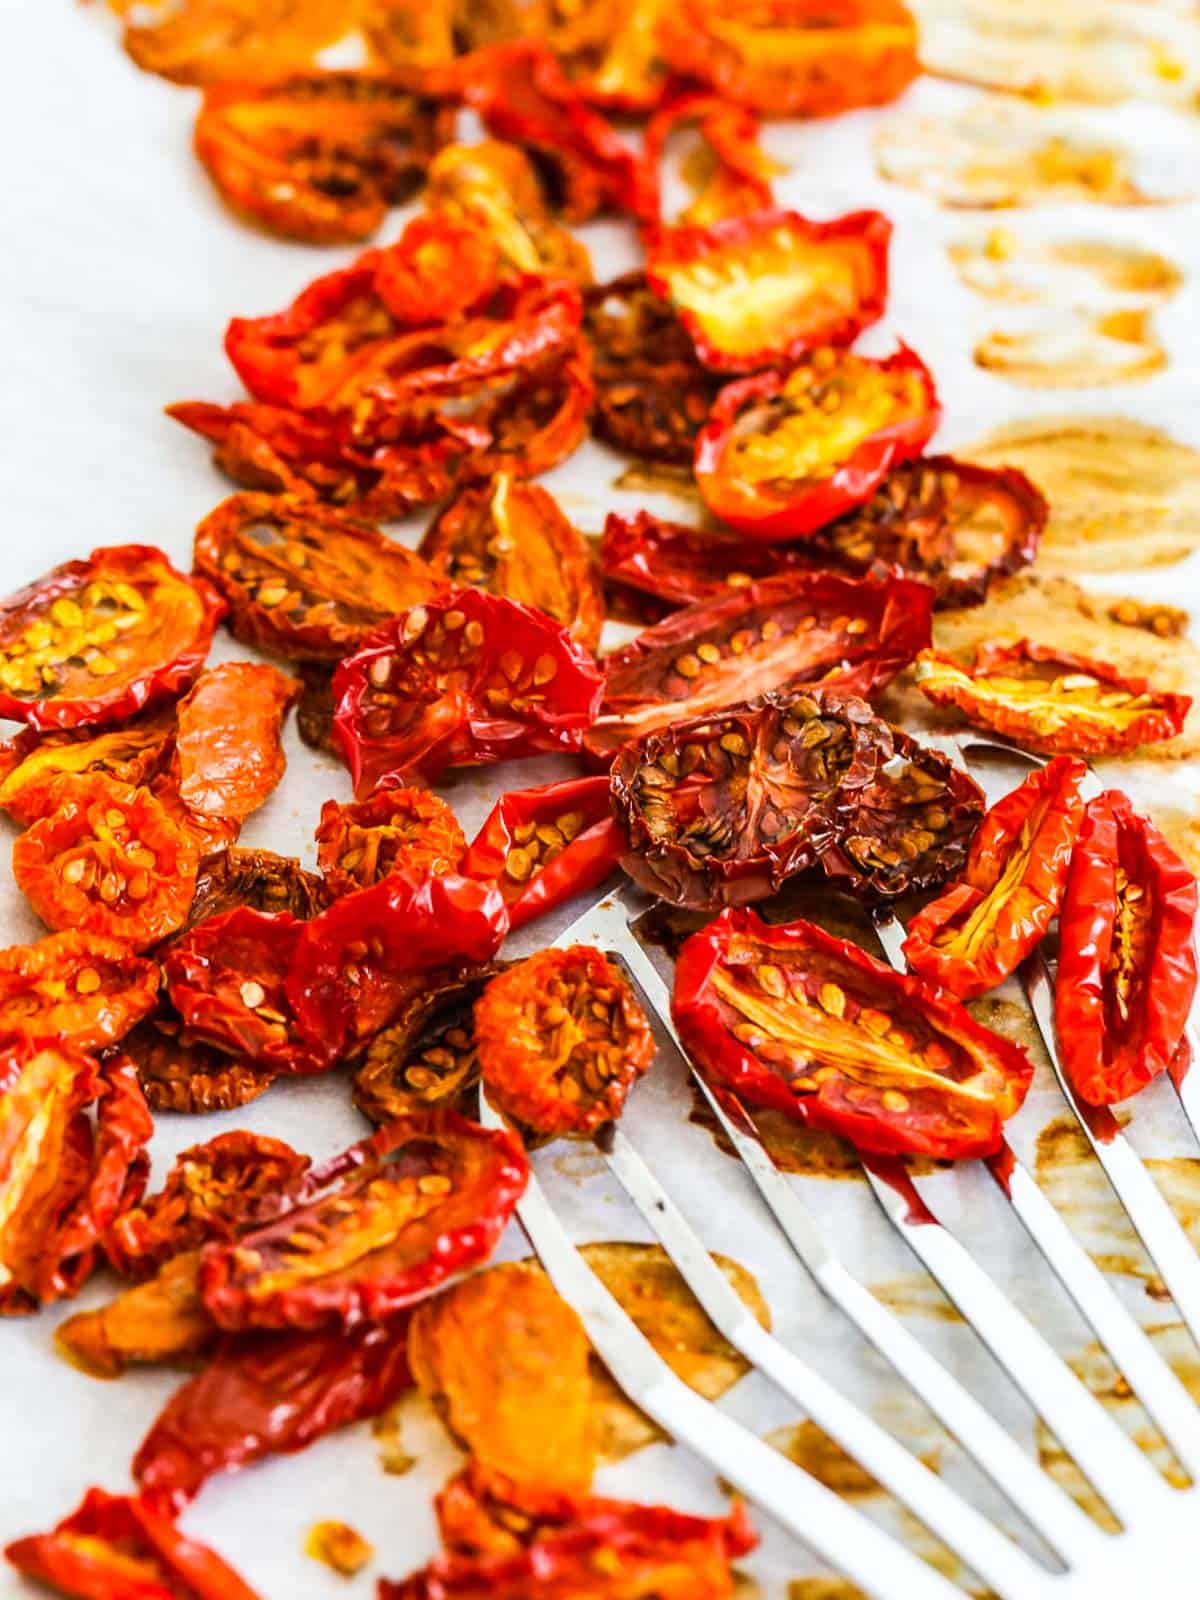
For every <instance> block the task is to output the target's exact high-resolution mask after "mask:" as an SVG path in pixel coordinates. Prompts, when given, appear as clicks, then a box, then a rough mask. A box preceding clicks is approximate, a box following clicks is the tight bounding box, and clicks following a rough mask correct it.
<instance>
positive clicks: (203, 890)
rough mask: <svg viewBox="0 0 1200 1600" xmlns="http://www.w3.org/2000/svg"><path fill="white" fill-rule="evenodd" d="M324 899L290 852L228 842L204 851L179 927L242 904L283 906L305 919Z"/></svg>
mask: <svg viewBox="0 0 1200 1600" xmlns="http://www.w3.org/2000/svg"><path fill="white" fill-rule="evenodd" d="M327 904H328V896H327V894H326V892H325V886H324V884H323V883H322V882H321V880H320V878H318V877H317V876H316V874H315V873H312V872H305V870H304V869H303V867H301V865H300V863H299V862H298V861H296V860H294V859H293V858H292V857H291V856H277V855H275V854H274V852H273V851H270V850H239V849H237V848H236V847H232V846H231V847H230V848H229V849H228V850H220V851H217V852H216V853H215V854H214V855H210V856H205V857H204V858H203V860H202V861H201V862H200V868H199V871H198V872H197V874H196V893H195V896H194V898H193V900H192V905H191V909H190V910H189V912H188V918H187V922H186V923H185V924H184V928H183V930H182V931H183V932H185V933H186V932H187V931H188V930H189V929H191V928H194V927H195V926H196V925H197V923H200V922H203V921H204V920H205V919H206V918H207V917H215V916H220V915H222V914H223V913H224V912H226V911H236V910H237V908H238V907H239V906H248V907H249V908H250V910H251V911H266V912H270V913H275V912H280V911H286V912H287V913H288V914H289V915H290V916H293V917H296V918H298V919H299V920H300V921H301V922H307V921H308V919H309V918H310V917H315V916H316V914H317V912H318V911H323V910H324V909H325V907H326V905H327Z"/></svg>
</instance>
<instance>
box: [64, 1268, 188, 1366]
mask: <svg viewBox="0 0 1200 1600" xmlns="http://www.w3.org/2000/svg"><path fill="white" fill-rule="evenodd" d="M199 1268H200V1252H199V1251H198V1250H185V1251H184V1252H183V1253H182V1254H181V1255H177V1256H171V1257H170V1258H169V1259H168V1260H167V1261H165V1262H164V1263H163V1265H162V1266H161V1267H160V1268H159V1269H158V1271H157V1272H156V1273H155V1275H154V1276H153V1277H152V1278H147V1280H146V1281H145V1282H144V1283H139V1284H135V1285H134V1286H133V1287H131V1288H127V1289H125V1290H123V1291H122V1292H121V1293H120V1294H119V1295H117V1297H116V1298H115V1299H114V1300H109V1301H108V1302H106V1303H105V1304H104V1305H101V1306H98V1307H96V1309H95V1310H94V1311H77V1312H76V1313H75V1315H74V1316H73V1317H68V1318H67V1320H66V1322H63V1323H61V1324H60V1325H59V1327H58V1329H57V1330H56V1332H55V1335H54V1342H55V1344H56V1346H57V1347H58V1350H59V1353H60V1354H61V1355H62V1356H64V1357H65V1359H66V1360H68V1361H69V1362H70V1363H71V1365H72V1366H74V1367H78V1368H79V1369H80V1371H82V1372H86V1373H87V1374H88V1376H89V1377H92V1378H119V1377H120V1376H121V1375H122V1373H124V1372H125V1371H127V1370H128V1368H129V1367H131V1366H159V1365H187V1364H189V1363H191V1362H193V1361H194V1360H195V1359H196V1358H197V1357H199V1356H202V1355H204V1354H205V1353H206V1352H207V1351H208V1350H209V1349H211V1348H212V1345H213V1343H214V1341H215V1340H216V1338H217V1329H216V1326H215V1324H214V1323H213V1320H212V1318H211V1317H210V1316H209V1315H208V1313H207V1311H205V1309H204V1306H203V1304H202V1302H201V1300H200V1292H199V1287H198V1285H197V1276H196V1275H197V1273H198V1271H199Z"/></svg>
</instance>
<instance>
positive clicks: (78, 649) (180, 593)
mask: <svg viewBox="0 0 1200 1600" xmlns="http://www.w3.org/2000/svg"><path fill="white" fill-rule="evenodd" d="M224 610H225V604H224V601H222V600H221V599H220V597H219V596H218V595H217V594H216V593H215V592H214V591H213V590H212V589H210V588H209V586H208V584H207V583H204V582H203V581H202V580H199V579H195V578H185V577H184V576H183V574H182V573H179V572H176V570H175V568H174V567H173V566H172V565H171V563H170V562H169V561H168V560H167V558H166V557H165V556H164V555H163V553H162V551H161V550H155V549H154V548H153V547H152V546H150V545H140V544H127V545H113V546H110V547H109V548H107V549H104V550H93V551H92V553H91V555H90V556H88V558H87V559H86V561H68V562H66V563H64V565H62V566H61V567H55V568H54V570H53V572H48V573H47V574H46V576H45V577H43V578H39V579H38V580H37V582H36V583H31V584H29V585H28V586H27V587H26V588H24V589H20V590H18V592H17V593H16V594H13V595H10V596H9V597H8V599H7V600H5V601H4V602H3V603H0V717H12V718H14V719H15V720H16V721H18V722H27V723H28V724H29V726H30V727H31V728H37V729H39V730H40V731H42V732H46V731H48V730H49V729H52V728H85V727H96V726H98V725H100V724H103V723H109V722H123V721H125V720H126V719H127V718H129V717H132V716H133V715H134V714H135V713H136V712H138V711H140V710H141V709H142V708H143V707H144V706H148V705H151V704H153V703H154V702H155V701H158V700H163V699H166V698H167V697H169V696H171V695H176V694H178V693H179V692H180V691H181V690H182V689H186V688H187V686H188V684H189V683H191V681H192V679H193V678H194V677H195V676H196V674H197V672H199V670H200V668H201V666H202V665H203V662H204V658H205V656H206V655H207V654H208V651H209V646H210V645H211V644H212V637H213V630H214V629H215V627H216V625H217V623H218V622H219V621H220V618H221V616H222V614H223V613H224Z"/></svg>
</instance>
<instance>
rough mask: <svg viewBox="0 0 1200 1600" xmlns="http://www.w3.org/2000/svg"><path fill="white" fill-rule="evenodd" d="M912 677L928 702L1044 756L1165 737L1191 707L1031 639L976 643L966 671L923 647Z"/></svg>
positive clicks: (1114, 748) (1100, 751)
mask: <svg viewBox="0 0 1200 1600" xmlns="http://www.w3.org/2000/svg"><path fill="white" fill-rule="evenodd" d="M915 677H916V681H917V684H918V686H919V687H920V689H921V692H922V694H924V695H926V696H927V697H928V699H930V700H932V701H933V703H934V705H937V706H953V707H954V708H955V709H956V710H958V711H961V712H962V714H963V716H964V717H966V719H967V721H968V722H971V723H973V724H974V725H975V726H976V727H980V728H988V729H990V730H991V731H992V732H994V733H999V734H1002V735H1003V736H1004V737H1005V738H1007V739H1012V740H1013V741H1014V742H1015V743H1016V744H1019V745H1021V746H1023V747H1024V748H1025V749H1026V750H1038V751H1042V752H1044V753H1045V754H1047V755H1054V754H1056V753H1063V754H1067V755H1079V756H1104V755H1118V754H1120V752H1121V751H1123V750H1134V749H1136V748H1137V746H1138V745H1140V744H1155V743H1157V742H1158V741H1159V740H1162V739H1173V738H1174V737H1175V735H1176V734H1178V733H1179V732H1181V731H1182V728H1183V724H1184V720H1185V718H1186V717H1187V714H1188V712H1189V710H1190V709H1191V705H1192V700H1191V696H1190V695H1186V694H1168V693H1159V692H1157V691H1155V690H1154V689H1152V688H1151V687H1150V685H1149V684H1148V683H1147V682H1146V680H1145V679H1144V678H1128V677H1125V676H1124V675H1123V674H1121V673H1119V672H1118V671H1117V670H1116V668H1115V667H1110V666H1108V665H1106V664H1105V663H1104V662H1102V661H1090V660H1088V659H1087V658H1086V657H1084V656H1077V655H1072V654H1070V653H1069V652H1068V651H1065V650H1056V649H1054V648H1053V646H1049V645H1042V644H1036V643H1034V641H1033V640H1031V639H1021V640H1019V641H1018V642H1017V643H1016V644H1013V645H1002V644H984V645H980V646H979V647H978V649H977V650H976V652H975V665H974V667H973V668H972V669H971V670H970V671H969V672H968V671H967V670H966V669H965V668H964V667H961V666H959V664H958V662H957V661H955V660H953V659H952V658H951V657H949V656H943V655H939V654H938V652H937V651H935V650H927V651H925V652H924V653H923V654H922V655H921V657H920V659H919V660H918V662H917V667H916V673H915Z"/></svg>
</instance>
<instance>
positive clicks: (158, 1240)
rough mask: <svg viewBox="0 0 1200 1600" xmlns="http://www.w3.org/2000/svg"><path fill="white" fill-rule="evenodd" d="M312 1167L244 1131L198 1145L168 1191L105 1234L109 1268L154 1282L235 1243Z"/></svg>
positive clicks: (180, 1160)
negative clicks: (170, 1267) (172, 1266)
mask: <svg viewBox="0 0 1200 1600" xmlns="http://www.w3.org/2000/svg"><path fill="white" fill-rule="evenodd" d="M309 1165H310V1163H309V1159H308V1157H307V1156H304V1155H300V1154H299V1152H298V1151H296V1150H293V1149H292V1147H291V1145H289V1144H284V1142H283V1140H282V1139H269V1138H267V1137H266V1136H265V1135H263V1134H257V1133H246V1132H243V1131H242V1130H240V1129H239V1130H238V1131H237V1132H235V1133H220V1134H218V1135H217V1136H216V1138H215V1139H209V1140H208V1141H207V1142H206V1143H205V1144H196V1145H192V1147H191V1148H190V1149H188V1150H182V1151H180V1153H179V1154H178V1155H177V1156H176V1157H175V1160H174V1161H173V1163H172V1164H171V1169H170V1171H169V1172H168V1173H167V1176H166V1179H165V1180H164V1182H163V1186H162V1188H161V1189H159V1190H158V1191H157V1192H156V1193H155V1194H152V1195H150V1196H149V1198H148V1199H144V1200H143V1201H142V1202H141V1203H140V1204H139V1205H136V1206H134V1207H132V1209H130V1210H129V1211H126V1212H125V1214H124V1215H123V1216H121V1217H118V1218H117V1220H116V1221H115V1222H114V1223H113V1225H112V1226H111V1227H110V1228H109V1230H108V1232H107V1233H106V1234H105V1235H104V1240H103V1249H104V1254H105V1256H106V1258H107V1260H108V1262H109V1265H110V1266H112V1267H114V1268H115V1269H116V1270H117V1271H118V1272H119V1273H121V1275H122V1276H123V1277H126V1278H139V1279H141V1278H149V1277H152V1276H153V1275H154V1274H155V1273H156V1272H157V1271H158V1269H159V1267H161V1266H162V1265H163V1263H164V1262H166V1261H169V1260H170V1259H171V1257H172V1256H177V1255H181V1254H182V1253H183V1252H184V1251H185V1250H195V1249H197V1248H198V1247H199V1246H200V1245H202V1244H207V1243H208V1242H209V1241H210V1240H213V1239H224V1240H228V1239H232V1238H233V1237H235V1233H236V1229H237V1228H238V1227H239V1226H240V1225H242V1224H244V1223H245V1222H246V1221H247V1220H248V1219H249V1218H251V1217H253V1215H254V1213H255V1211H256V1209H257V1208H258V1206H259V1205H260V1204H261V1203H262V1202H263V1201H264V1200H268V1201H270V1200H274V1199H276V1198H277V1197H278V1196H280V1195H287V1194H293V1193H295V1192H296V1190H297V1189H298V1188H299V1187H300V1184H301V1181H302V1179H303V1177H304V1174H305V1173H306V1172H307V1171H308V1168H309Z"/></svg>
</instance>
